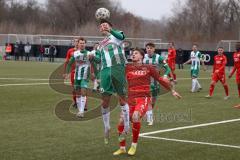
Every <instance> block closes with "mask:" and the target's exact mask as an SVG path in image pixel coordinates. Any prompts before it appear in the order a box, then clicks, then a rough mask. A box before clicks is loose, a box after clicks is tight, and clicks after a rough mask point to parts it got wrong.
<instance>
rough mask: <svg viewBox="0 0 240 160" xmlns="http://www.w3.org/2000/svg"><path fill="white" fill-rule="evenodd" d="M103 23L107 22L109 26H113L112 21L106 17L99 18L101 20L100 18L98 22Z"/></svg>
mask: <svg viewBox="0 0 240 160" xmlns="http://www.w3.org/2000/svg"><path fill="white" fill-rule="evenodd" d="M103 23H107V24H109V26H111V27H112V26H113V25H112V23H111V22H110V21H109V20H106V19H101V20H100V22H99V24H100V25H101V24H103Z"/></svg>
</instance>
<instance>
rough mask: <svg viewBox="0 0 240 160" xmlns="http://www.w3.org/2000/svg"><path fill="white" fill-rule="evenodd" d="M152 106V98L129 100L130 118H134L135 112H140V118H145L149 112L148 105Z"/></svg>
mask: <svg viewBox="0 0 240 160" xmlns="http://www.w3.org/2000/svg"><path fill="white" fill-rule="evenodd" d="M150 104H151V98H150V97H139V98H133V99H129V111H130V117H132V115H133V113H134V111H138V112H139V113H140V116H141V117H143V116H144V115H145V114H146V112H147V111H148V105H150Z"/></svg>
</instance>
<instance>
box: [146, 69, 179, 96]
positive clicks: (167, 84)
mask: <svg viewBox="0 0 240 160" xmlns="http://www.w3.org/2000/svg"><path fill="white" fill-rule="evenodd" d="M149 68H150V75H151V77H153V78H154V79H155V80H156V81H158V83H160V84H161V85H162V86H163V87H164V88H165V89H167V90H168V91H172V95H173V96H174V97H176V98H178V99H180V98H182V97H181V95H180V94H179V93H177V92H176V91H175V90H174V89H173V87H172V85H171V83H170V81H168V80H166V79H164V78H162V77H160V75H159V73H158V72H157V70H156V69H155V68H154V67H153V66H149Z"/></svg>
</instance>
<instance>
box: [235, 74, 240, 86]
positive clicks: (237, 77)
mask: <svg viewBox="0 0 240 160" xmlns="http://www.w3.org/2000/svg"><path fill="white" fill-rule="evenodd" d="M236 83H237V84H240V73H236Z"/></svg>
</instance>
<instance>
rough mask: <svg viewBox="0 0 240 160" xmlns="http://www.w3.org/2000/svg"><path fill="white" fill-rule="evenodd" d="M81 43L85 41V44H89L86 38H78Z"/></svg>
mask: <svg viewBox="0 0 240 160" xmlns="http://www.w3.org/2000/svg"><path fill="white" fill-rule="evenodd" d="M79 41H84V42H85V43H87V40H86V39H85V38H84V37H79V38H78V42H79Z"/></svg>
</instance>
